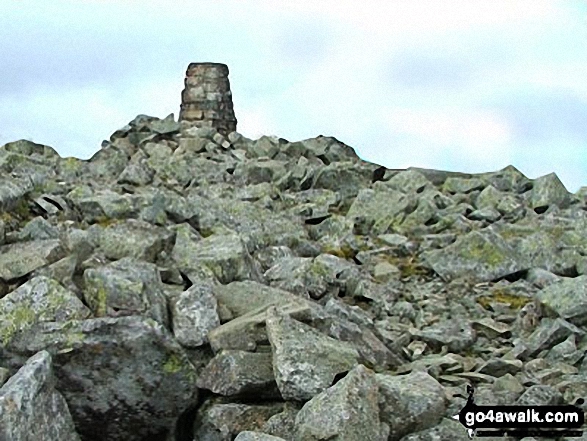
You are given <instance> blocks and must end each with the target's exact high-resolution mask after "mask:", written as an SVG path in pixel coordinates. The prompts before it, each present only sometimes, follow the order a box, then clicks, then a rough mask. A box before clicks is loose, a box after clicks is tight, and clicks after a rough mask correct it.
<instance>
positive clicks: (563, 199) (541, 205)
mask: <svg viewBox="0 0 587 441" xmlns="http://www.w3.org/2000/svg"><path fill="white" fill-rule="evenodd" d="M569 202H570V193H569V192H568V191H567V189H566V188H565V186H564V185H563V183H562V182H561V181H560V179H559V178H558V176H557V175H556V174H555V173H550V174H548V175H545V176H541V177H540V178H538V179H535V180H534V186H533V187H532V190H530V193H529V197H528V203H529V205H530V207H531V208H533V209H534V210H544V211H545V210H546V209H547V208H548V207H549V206H550V205H558V206H559V207H560V208H566V207H567V206H568V204H569Z"/></svg>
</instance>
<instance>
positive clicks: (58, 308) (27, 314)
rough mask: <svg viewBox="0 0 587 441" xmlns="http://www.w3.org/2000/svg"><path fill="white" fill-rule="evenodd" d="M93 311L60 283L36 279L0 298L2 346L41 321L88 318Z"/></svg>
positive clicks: (0, 340)
mask: <svg viewBox="0 0 587 441" xmlns="http://www.w3.org/2000/svg"><path fill="white" fill-rule="evenodd" d="M90 313H91V312H90V310H89V309H88V308H87V307H85V306H84V304H83V303H82V302H81V301H80V300H79V299H78V298H77V297H76V296H75V294H73V293H71V292H69V291H67V290H66V289H64V288H63V287H62V286H61V285H60V284H59V283H58V282H57V281H55V280H53V279H49V278H47V277H43V276H40V277H35V278H34V279H32V280H30V281H29V282H27V283H25V284H24V285H22V286H20V287H19V288H17V289H16V290H14V291H12V292H11V293H9V294H7V295H6V296H5V297H4V298H2V299H0V343H1V344H2V345H7V344H9V343H10V341H11V340H12V339H13V338H14V337H15V336H16V335H18V333H20V332H22V331H25V330H27V329H30V328H31V327H33V326H34V325H35V324H37V323H40V322H62V321H67V320H72V319H84V318H87V317H88V316H89V315H90Z"/></svg>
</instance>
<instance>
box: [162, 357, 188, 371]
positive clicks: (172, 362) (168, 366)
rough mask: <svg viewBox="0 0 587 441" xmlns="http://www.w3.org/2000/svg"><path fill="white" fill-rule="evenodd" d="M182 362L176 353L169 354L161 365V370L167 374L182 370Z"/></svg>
mask: <svg viewBox="0 0 587 441" xmlns="http://www.w3.org/2000/svg"><path fill="white" fill-rule="evenodd" d="M183 367H184V363H183V362H182V360H181V359H180V358H179V356H177V354H171V355H170V356H169V358H168V359H167V361H166V362H165V364H164V365H163V371H164V372H165V373H167V374H175V373H177V372H179V371H180V370H182V369H183Z"/></svg>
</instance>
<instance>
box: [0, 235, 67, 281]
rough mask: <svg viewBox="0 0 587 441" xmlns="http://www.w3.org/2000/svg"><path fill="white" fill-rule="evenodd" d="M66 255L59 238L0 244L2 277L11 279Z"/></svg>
mask: <svg viewBox="0 0 587 441" xmlns="http://www.w3.org/2000/svg"><path fill="white" fill-rule="evenodd" d="M63 257H65V249H64V247H63V246H62V244H61V242H60V241H59V240H58V239H47V240H37V241H30V242H19V243H14V244H10V245H2V246H0V278H2V279H4V280H11V279H15V278H17V277H22V276H25V275H27V274H30V273H31V272H33V271H34V270H36V269H37V268H40V267H42V266H45V265H48V264H51V263H53V262H56V261H58V260H59V259H61V258H63Z"/></svg>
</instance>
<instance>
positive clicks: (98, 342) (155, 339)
mask: <svg viewBox="0 0 587 441" xmlns="http://www.w3.org/2000/svg"><path fill="white" fill-rule="evenodd" d="M43 349H45V350H47V351H48V352H49V353H50V354H51V355H52V356H53V364H54V369H55V376H56V379H57V382H56V388H57V390H59V391H60V392H61V393H62V394H63V396H64V397H65V399H66V401H67V403H68V405H69V409H70V412H71V415H72V417H73V420H74V422H75V425H76V428H77V431H78V433H79V434H80V436H81V437H82V439H85V438H89V439H91V438H92V437H94V438H95V437H100V438H102V439H109V440H143V439H145V438H146V437H148V436H156V435H157V436H163V437H164V436H165V434H167V433H170V432H171V431H173V430H174V429H175V428H174V425H175V422H176V420H177V418H178V417H179V416H180V415H181V413H182V412H184V411H185V410H187V409H188V408H189V407H191V406H193V405H194V404H195V403H196V402H197V398H198V389H197V387H196V379H197V374H196V371H195V368H194V366H193V365H192V364H191V363H190V362H189V360H188V358H187V356H186V354H185V353H184V352H183V351H182V349H181V347H180V346H179V344H178V343H177V342H176V341H175V340H174V339H173V338H172V336H171V335H170V334H169V333H168V332H167V331H166V330H165V329H164V328H163V327H162V326H161V325H160V324H158V323H157V322H155V321H154V320H152V319H144V318H142V317H139V316H130V317H119V318H99V319H88V320H70V321H68V322H50V323H40V324H38V325H36V326H35V327H33V328H31V329H29V330H27V331H23V332H21V333H19V334H18V335H17V336H15V337H14V338H13V340H12V341H11V342H10V344H9V346H7V347H6V348H5V349H3V348H2V347H0V355H2V356H6V355H8V357H7V359H8V360H10V361H12V362H13V363H16V362H18V360H22V359H23V358H26V357H28V356H30V354H34V353H36V352H38V351H40V350H43ZM2 352H4V354H2ZM145 360H148V362H147V363H146V362H145ZM9 368H10V366H9ZM129 409H133V411H132V412H130V411H129Z"/></svg>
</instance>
